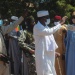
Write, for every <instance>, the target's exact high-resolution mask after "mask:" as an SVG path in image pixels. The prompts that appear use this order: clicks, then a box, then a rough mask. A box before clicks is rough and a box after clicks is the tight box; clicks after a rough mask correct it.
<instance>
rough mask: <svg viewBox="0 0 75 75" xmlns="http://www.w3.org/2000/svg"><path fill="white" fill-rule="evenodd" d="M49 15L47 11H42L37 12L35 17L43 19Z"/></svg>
mask: <svg viewBox="0 0 75 75" xmlns="http://www.w3.org/2000/svg"><path fill="white" fill-rule="evenodd" d="M47 15H49V12H48V11H47V10H42V11H38V12H37V17H43V16H47Z"/></svg>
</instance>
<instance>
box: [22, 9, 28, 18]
mask: <svg viewBox="0 0 75 75" xmlns="http://www.w3.org/2000/svg"><path fill="white" fill-rule="evenodd" d="M28 13H29V11H28V10H27V9H25V10H24V13H23V14H22V17H26V16H27V15H28Z"/></svg>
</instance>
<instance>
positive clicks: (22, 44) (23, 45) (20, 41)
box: [18, 32, 34, 53]
mask: <svg viewBox="0 0 75 75" xmlns="http://www.w3.org/2000/svg"><path fill="white" fill-rule="evenodd" d="M25 40H26V32H24V33H23V32H22V33H21V35H20V37H19V38H18V44H19V46H20V48H22V49H23V50H26V51H29V52H30V53H34V52H33V51H34V50H32V49H31V48H30V47H29V46H28V44H27V43H25V42H24V41H25Z"/></svg>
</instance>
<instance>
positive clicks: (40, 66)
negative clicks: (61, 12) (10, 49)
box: [33, 10, 66, 75]
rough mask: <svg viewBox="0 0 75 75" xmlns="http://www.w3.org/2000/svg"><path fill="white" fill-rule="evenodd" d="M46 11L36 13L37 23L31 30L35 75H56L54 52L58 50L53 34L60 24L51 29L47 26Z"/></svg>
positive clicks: (48, 20)
mask: <svg viewBox="0 0 75 75" xmlns="http://www.w3.org/2000/svg"><path fill="white" fill-rule="evenodd" d="M48 16H49V12H48V11H44V10H43V11H38V12H37V17H38V19H39V21H38V23H37V24H36V25H35V26H34V28H33V35H34V40H35V62H36V71H37V75H56V71H55V66H54V65H55V50H56V49H57V48H58V46H57V44H56V42H55V39H54V36H53V33H55V32H56V31H57V30H58V29H59V28H61V24H63V23H64V22H65V20H66V19H65V18H63V19H62V22H61V23H59V24H58V25H56V26H55V27H53V28H49V27H48V26H47V25H48V24H49V23H50V18H49V17H48Z"/></svg>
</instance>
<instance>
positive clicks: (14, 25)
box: [1, 16, 24, 35]
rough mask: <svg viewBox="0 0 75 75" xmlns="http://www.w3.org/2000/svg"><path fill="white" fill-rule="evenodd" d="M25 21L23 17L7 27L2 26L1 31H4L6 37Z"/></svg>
mask: <svg viewBox="0 0 75 75" xmlns="http://www.w3.org/2000/svg"><path fill="white" fill-rule="evenodd" d="M23 19H24V18H23V17H22V16H21V17H20V18H19V20H17V21H15V22H13V23H12V24H10V25H7V26H2V27H1V29H2V32H3V34H4V35H5V34H7V33H9V32H11V31H12V30H13V29H14V28H16V27H17V26H18V25H19V24H20V23H21V22H22V21H23Z"/></svg>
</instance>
